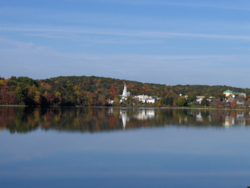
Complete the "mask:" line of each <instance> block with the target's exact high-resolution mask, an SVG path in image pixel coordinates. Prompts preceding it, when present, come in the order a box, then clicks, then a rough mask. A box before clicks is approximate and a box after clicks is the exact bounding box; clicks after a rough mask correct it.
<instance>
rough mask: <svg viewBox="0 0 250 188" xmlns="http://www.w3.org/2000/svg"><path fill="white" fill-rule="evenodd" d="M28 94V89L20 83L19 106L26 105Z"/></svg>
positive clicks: (17, 89) (17, 92) (18, 87)
mask: <svg viewBox="0 0 250 188" xmlns="http://www.w3.org/2000/svg"><path fill="white" fill-rule="evenodd" d="M27 94H28V89H27V88H26V87H25V85H24V84H23V83H18V85H17V88H16V98H17V102H18V104H25V101H26V97H27Z"/></svg>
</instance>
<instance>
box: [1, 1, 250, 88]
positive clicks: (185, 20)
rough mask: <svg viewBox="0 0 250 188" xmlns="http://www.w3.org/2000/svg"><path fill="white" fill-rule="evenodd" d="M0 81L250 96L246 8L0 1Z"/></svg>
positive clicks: (232, 4) (249, 12)
mask: <svg viewBox="0 0 250 188" xmlns="http://www.w3.org/2000/svg"><path fill="white" fill-rule="evenodd" d="M0 4H1V6H0V76H1V77H5V78H9V77H10V76H28V77H31V78H34V79H44V78H50V77H56V76H72V75H75V76H81V75H86V76H91V75H94V76H103V77H112V78H119V79H127V80H135V81H140V82H149V83H160V84H166V85H176V84H181V85H186V84H191V85H193V84H201V85H203V84H207V85H228V86H234V87H243V88H250V84H249V83H250V82H249V79H250V19H249V18H250V1H249V0H238V1H235V0H216V1H215V0H189V1H187V0H22V1H20V0H0Z"/></svg>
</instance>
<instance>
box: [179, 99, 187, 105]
mask: <svg viewBox="0 0 250 188" xmlns="http://www.w3.org/2000/svg"><path fill="white" fill-rule="evenodd" d="M177 105H178V106H187V100H186V99H185V98H184V97H179V98H178V100H177Z"/></svg>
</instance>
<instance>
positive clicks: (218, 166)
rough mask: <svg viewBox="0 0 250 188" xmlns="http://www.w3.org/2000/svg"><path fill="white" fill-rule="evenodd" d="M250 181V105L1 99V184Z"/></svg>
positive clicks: (217, 185)
mask: <svg viewBox="0 0 250 188" xmlns="http://www.w3.org/2000/svg"><path fill="white" fill-rule="evenodd" d="M248 186H250V113H249V111H224V110H217V111H216V110H195V109H192V110H181V109H135V108H21V107H0V187H3V188H8V187H21V188H22V187H23V188H29V187H32V188H33V187H60V188H64V187H98V188H100V187H119V188H120V187H121V188H127V187H133V188H138V187H146V188H151V187H152V188H153V187H164V188H165V187H170V188H171V187H174V188H183V187H190V188H196V187H197V188H201V187H204V188H211V187H213V188H221V187H226V188H247V187H248Z"/></svg>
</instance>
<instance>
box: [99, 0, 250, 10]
mask: <svg viewBox="0 0 250 188" xmlns="http://www.w3.org/2000/svg"><path fill="white" fill-rule="evenodd" d="M99 2H106V3H107V2H109V3H115V4H129V5H139V6H142V5H143V6H152V5H155V6H164V5H165V6H182V7H198V8H213V9H230V10H237V11H250V9H249V8H245V7H247V6H246V5H245V6H244V5H242V6H238V7H236V6H228V2H225V3H224V4H222V5H221V4H218V3H217V4H216V3H211V2H209V3H200V2H195V3H187V2H180V3H177V2H173V1H169V2H166V1H147V0H143V1H141V0H133V1H130V0H126V1H124V0H119V1H116V0H99Z"/></svg>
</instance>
